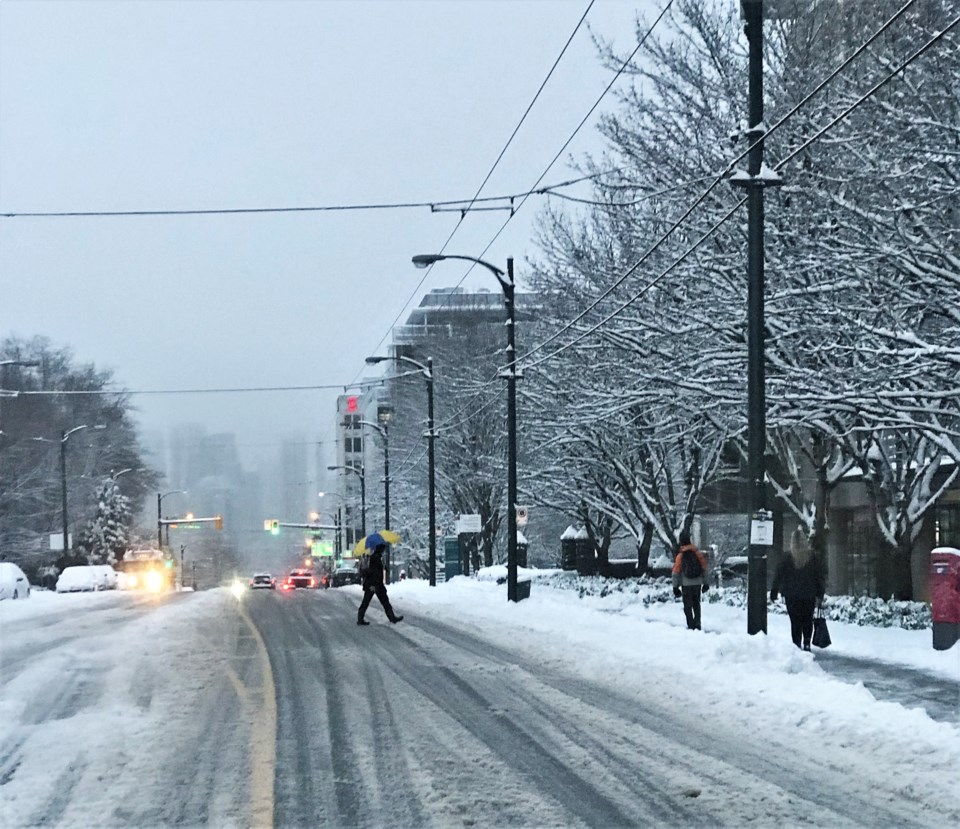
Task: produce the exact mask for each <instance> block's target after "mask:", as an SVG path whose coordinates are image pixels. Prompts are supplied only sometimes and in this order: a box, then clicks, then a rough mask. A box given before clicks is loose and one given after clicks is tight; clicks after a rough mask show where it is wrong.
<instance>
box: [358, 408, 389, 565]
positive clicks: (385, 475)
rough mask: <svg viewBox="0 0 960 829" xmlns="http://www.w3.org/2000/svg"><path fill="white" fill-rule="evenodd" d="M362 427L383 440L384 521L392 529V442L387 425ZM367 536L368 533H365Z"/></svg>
mask: <svg viewBox="0 0 960 829" xmlns="http://www.w3.org/2000/svg"><path fill="white" fill-rule="evenodd" d="M359 423H360V425H361V426H369V427H370V428H371V429H376V430H377V431H378V432H379V433H380V437H382V438H383V521H384V528H385V529H387V530H389V529H390V440H389V438H388V436H387V424H386V422H384V423H382V424H381V423H374V422H373V421H372V420H361V421H359ZM364 535H366V533H364ZM384 571H385V573H386V575H385V577H384V578H385V580H386V582H387V583H389V582H390V545H389V544H388V545H387V554H386V556H384Z"/></svg>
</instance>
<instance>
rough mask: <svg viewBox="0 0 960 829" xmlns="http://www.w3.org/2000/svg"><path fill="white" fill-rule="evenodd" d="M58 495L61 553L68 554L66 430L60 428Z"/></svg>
mask: <svg viewBox="0 0 960 829" xmlns="http://www.w3.org/2000/svg"><path fill="white" fill-rule="evenodd" d="M60 497H61V499H62V502H61V510H62V512H61V516H62V518H63V554H64V555H65V556H67V555H69V554H70V536H69V535H68V534H67V431H66V429H61V430H60Z"/></svg>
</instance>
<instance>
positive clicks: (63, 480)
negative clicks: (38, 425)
mask: <svg viewBox="0 0 960 829" xmlns="http://www.w3.org/2000/svg"><path fill="white" fill-rule="evenodd" d="M106 428H107V427H106V426H105V425H104V424H103V423H98V424H97V425H96V426H88V425H87V424H86V423H84V424H83V425H82V426H74V427H73V428H72V429H70V430H69V431H66V430H64V429H61V430H60V497H61V507H60V509H61V516H62V518H63V554H64V555H67V554H68V553H69V552H70V536H69V534H68V533H67V441H68V440H69V439H70V435H72V434H74V432H79V431H80V430H81V429H97V430H103V429H106ZM34 440H42V441H47V438H34ZM47 442H49V441H47Z"/></svg>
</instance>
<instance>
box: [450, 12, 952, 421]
mask: <svg viewBox="0 0 960 829" xmlns="http://www.w3.org/2000/svg"><path fill="white" fill-rule="evenodd" d="M915 2H916V0H907V2H906V3H905V4H904V5H903V6H901V7H900V9H898V10H897V11H896V12H895V13H894V14H893V16H891V17H890V18H889V19H888V20H887V21H886V22H884V23H883V25H881V27H880V28H879V29H878V30H877V31H876V32H874V34H873V35H871V36H870V37H869V38H868V39H867V40H866V41H864V43H862V44H861V45H860V46H859V47H858V48H857V49H856V50H855V51H854V52H853V53H851V54H850V55H849V56H848V57H847V58H846V59H845V60H844V61H842V62H841V63H840V64H839V65H838V66H837V67H836V68H835V69H834V70H833V72H831V73H830V74H829V75H828V76H826V77H825V78H824V79H823V80H822V81H820V83H818V84H817V85H816V86H815V87H814V88H813V89H812V90H811V91H810V92H809V93H808V94H807V95H805V96H804V97H803V98H802V99H801V100H800V101H799V102H798V103H797V104H796V105H795V106H794V107H792V108H791V109H790V110H789V111H788V112H787V113H786V114H785V115H784V116H783V117H782V118H780V120H779V121H777V122H776V123H775V124H774V125H773V126H772V127H770V128H769V129H768V130H767V131H766V132H765V133H764V135H763V137H761V138H759V139H757V141H755V142H753V144H750V145H749V146H748V147H747V148H746V149H744V150H743V151H742V152H741V153H740V154H739V155H738V156H736V157H735V158H734V159H732V160H731V161H730V162H728V164H727V165H726V167H725V168H724V170H723V171H722V172H721V173H719V174H718V175H717V177H716V178H715V180H714V181H713V182H712V183H711V185H710V186H709V187H708V188H707V189H706V190H705V191H704V193H702V194H701V195H700V197H699V198H698V199H697V200H696V201H695V202H694V203H693V205H691V206H690V207H689V208H688V209H687V210H685V211H684V213H683V214H682V215H681V216H680V218H679V219H678V220H677V221H676V222H674V223H673V224H672V225H671V227H670V228H669V229H668V230H667V231H666V232H665V233H664V234H663V235H662V236H661V238H660V239H658V240H657V242H656V243H655V244H654V245H653V247H651V248H650V249H649V250H648V251H647V252H646V253H645V254H644V255H643V256H641V258H640V259H639V260H638V261H637V262H635V263H634V264H633V265H632V266H631V267H630V268H628V269H627V271H626V272H624V273H623V274H622V275H621V276H620V277H618V278H617V280H615V281H614V283H612V284H611V285H610V286H608V287H607V288H606V289H605V290H604V291H603V292H602V293H601V294H600V295H599V296H598V297H597V298H596V299H595V300H594V301H593V302H592V303H591V304H590V305H589V306H588V307H587V308H586V309H584V310H583V311H581V312H580V313H579V314H578V315H577V316H576V317H574V318H573V319H572V320H570V321H569V322H567V323H566V324H565V325H564V326H562V327H561V328H560V329H559V330H558V331H556V332H554V333H553V334H551V335H550V336H549V337H547V338H546V339H545V340H544V341H543V342H541V343H539V344H538V345H537V346H535V347H534V348H532V349H530V350H529V351H527V352H526V353H525V354H524V355H523V357H522V358H518V360H517V363H518V364H519V363H520V360H521V359H524V360H525V359H528V358H529V357H530V356H531V355H532V354H535V353H537V352H538V351H540V350H542V349H543V348H545V347H546V346H547V345H548V344H549V343H550V342H553V341H554V340H556V339H557V338H558V337H560V336H561V335H562V334H563V333H564V332H565V331H568V330H569V329H570V328H571V327H572V326H573V325H575V324H576V323H577V322H578V321H579V320H581V319H583V318H584V317H585V316H586V315H587V314H588V313H589V312H590V311H592V310H593V309H594V308H596V307H597V305H599V303H600V302H602V301H603V300H604V299H606V298H607V297H608V296H609V295H610V294H611V293H612V292H613V290H615V289H616V288H617V287H619V286H620V285H621V284H623V282H624V281H625V280H626V279H627V278H628V277H629V276H630V275H631V274H633V273H634V272H635V271H636V269H637V268H638V267H639V266H640V265H641V264H642V263H643V262H644V261H646V259H647V258H649V256H650V255H652V253H653V252H655V251H656V250H657V249H659V247H660V246H661V245H662V244H663V242H665V241H666V239H667V238H668V237H669V236H670V235H671V234H672V233H673V232H674V231H675V230H676V229H677V228H678V227H679V226H680V224H682V223H683V222H684V221H685V220H686V219H687V218H688V217H689V216H690V215H691V214H692V213H693V211H694V209H695V208H696V207H698V206H699V205H700V204H701V203H702V202H703V201H704V200H705V199H706V197H707V196H708V195H709V194H710V193H711V192H712V191H713V190H714V189H715V188H716V187H717V185H718V184H720V183H721V182H722V181H723V180H724V179H725V178H726V176H727V175H728V173H729V172H730V171H732V170H733V168H734V165H735V164H737V163H738V162H739V161H741V160H742V159H743V158H745V157H746V156H747V155H748V154H749V152H750V150H751V149H753V147H754V146H755V145H756V144H757V143H759V142H760V141H763V140H765V139H766V138H768V137H769V136H770V135H771V134H773V133H774V132H775V131H776V130H778V129H780V128H781V127H782V126H783V125H784V123H786V122H787V121H788V120H789V119H790V118H791V117H793V116H794V115H795V114H796V113H797V112H798V111H799V110H800V109H801V108H802V107H803V106H804V105H806V104H807V103H808V102H809V101H810V100H811V99H812V98H813V97H814V96H815V95H817V94H818V93H819V92H820V91H822V90H823V89H824V88H825V87H826V86H827V84H829V83H831V82H832V81H833V80H834V79H835V78H836V77H837V75H839V73H840V72H841V71H843V70H844V69H845V68H846V67H847V66H849V64H850V63H851V62H852V61H853V60H855V59H856V58H857V57H859V56H860V55H861V54H862V53H863V52H864V51H865V50H866V49H867V48H869V46H870V45H871V44H872V43H873V42H874V41H875V40H876V39H877V38H878V37H880V35H882V34H883V33H884V32H885V31H886V30H887V29H888V28H889V27H890V26H891V25H892V24H893V23H894V22H895V21H896V20H897V19H899V18H900V17H901V16H902V15H903V14H904V13H905V12H906V11H907V10H908V9H909V8H910V6H912V5H913V4H914V3H915ZM955 24H956V21H954V23H952V24H950V26H948V27H947V29H945V30H943V31H942V32H939V33H938V34H937V35H935V36H934V37H933V38H931V41H930V42H929V43H928V44H927V45H926V46H925V47H922V49H923V51H925V50H926V48H929V46H931V45H932V43H933V42H935V41H936V40H939V39H940V38H941V37H942V36H943V35H944V34H946V32H947V31H949V30H950V29H951V28H953V26H954V25H955ZM920 53H922V52H920ZM916 57H919V54H915V55H913V56H911V58H910V59H909V60H908V62H907V63H909V62H911V61H912V60H914V59H916ZM907 63H904V64H903V65H902V66H900V67H898V68H897V69H896V70H894V71H893V72H892V73H890V75H889V76H888V77H887V78H886V79H885V80H884V81H883V83H886V82H888V81H889V80H891V79H892V77H895V76H896V74H898V73H899V72H900V71H902V69H903V68H904V66H906V65H907ZM880 86H882V83H881V84H880V85H878V86H877V87H876V88H874V89H872V90H870V91H868V93H866V94H865V96H864V98H863V99H862V100H861V101H859V102H858V103H857V104H856V105H855V106H857V105H859V103H862V101H863V100H866V99H867V98H869V97H870V96H871V95H872V94H874V93H875V91H876V89H878V88H879V87H880ZM855 106H854V107H851V108H848V110H847V111H845V112H844V113H843V114H842V115H841V116H839V117H838V118H837V119H835V120H834V121H833V122H831V124H830V125H829V126H833V124H835V123H837V122H838V121H839V120H842V118H844V117H846V115H848V114H849V112H850V111H852V109H853V108H855ZM829 126H828V127H827V128H829ZM825 131H826V129H824V130H822V131H820V132H819V133H817V134H816V137H819V136H820V135H822V134H823V133H824V132H825ZM810 143H811V142H810V141H808V142H806V143H805V144H803V145H801V147H799V148H797V149H796V150H795V151H794V152H793V153H791V155H790V156H788V157H787V158H786V159H784V160H783V161H782V162H780V164H779V165H778V168H779V167H782V166H783V165H784V164H785V163H786V162H787V161H789V160H790V159H791V158H793V157H794V156H795V155H796V154H797V153H799V152H800V151H801V150H802V149H804V148H805V147H806V146H809V144H810ZM740 204H743V201H742V200H741V202H739V204H738V205H737V206H738V207H739V205H740ZM729 217H730V214H729V213H728V214H727V216H725V217H724V218H723V219H722V220H721V222H720V224H722V223H723V222H725V221H726V220H727V219H729ZM718 228H719V225H715V226H714V227H713V228H712V229H711V230H710V231H709V232H708V234H707V236H709V235H712V233H713V232H715V231H716V230H717V229H718ZM706 238H707V237H704V238H702V239H701V240H700V241H699V242H698V243H697V244H696V245H695V246H693V247H691V248H689V249H688V250H687V251H686V252H685V254H684V255H683V256H682V257H681V258H680V259H678V260H676V261H675V262H674V263H672V264H671V265H670V266H669V268H668V269H667V271H665V272H663V273H661V274H659V275H658V276H657V277H656V278H655V279H654V280H653V281H652V282H650V283H648V285H646V286H645V287H644V288H643V289H642V290H641V292H640V294H637V295H635V296H634V297H632V298H631V299H630V300H629V301H628V302H627V303H625V304H624V305H622V306H620V308H619V309H618V312H617V313H622V311H623V310H625V309H626V307H629V305H630V304H632V303H633V302H635V301H636V299H637V298H639V296H640V295H642V293H644V292H646V291H647V290H649V289H650V288H651V287H653V286H654V285H655V284H656V283H657V282H659V281H660V279H662V278H663V276H665V275H666V274H667V273H668V272H669V271H671V270H673V268H675V267H676V266H677V265H678V264H679V263H680V262H681V261H683V259H684V258H686V256H688V255H690V254H691V253H692V252H693V251H694V250H695V249H696V247H698V246H699V244H701V243H702V242H703V241H705V240H706ZM617 313H615V314H614V315H612V316H609V317H606V318H605V319H604V320H603V321H602V322H601V323H600V324H598V325H596V326H593V327H592V328H591V329H589V330H588V332H587V334H590V333H593V332H594V331H596V330H597V328H598V327H599V325H601V324H605V323H606V322H609V320H610V319H612V318H613V317H614V316H616V315H617ZM583 339H584V336H583V335H581V336H578V337H577V338H576V339H575V340H573V341H572V342H571V343H569V344H568V345H567V346H564V347H562V348H559V349H557V350H556V351H554V352H552V353H551V354H550V355H549V356H550V357H554V356H556V355H558V354H560V353H562V352H563V351H565V350H566V348H568V347H571V346H572V345H573V344H575V343H578V342H581V341H582V340H583ZM543 362H545V360H538V361H536V362H534V363H527V364H525V365H524V366H522V368H533V367H536V366H538V365H540V364H542V363H543ZM504 368H505V367H501V368H499V369H498V370H497V373H496V375H494V377H493V378H491V379H490V380H489V381H487V383H485V384H484V386H483V387H481V388H480V389H479V390H478V391H477V392H476V393H475V394H474V395H473V396H472V397H471V398H470V400H468V401H467V402H466V403H465V404H464V405H463V406H462V407H461V408H460V409H459V410H458V411H457V412H456V413H455V414H454V415H453V417H457V416H459V414H460V413H462V412H464V411H466V410H467V409H468V408H469V407H470V405H471V404H472V403H473V401H474V400H476V398H477V397H479V396H480V394H481V393H482V391H483V389H484V388H486V387H487V386H489V385H491V384H492V383H493V382H495V381H496V379H497V378H499V376H500V373H501V372H502V371H503V370H504Z"/></svg>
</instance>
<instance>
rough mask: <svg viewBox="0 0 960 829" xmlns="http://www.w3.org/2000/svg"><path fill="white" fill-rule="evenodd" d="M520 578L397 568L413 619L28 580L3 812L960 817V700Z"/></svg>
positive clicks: (169, 819)
mask: <svg viewBox="0 0 960 829" xmlns="http://www.w3.org/2000/svg"><path fill="white" fill-rule="evenodd" d="M501 592H502V591H500V589H499V588H497V587H495V586H491V585H484V584H482V583H476V582H467V581H465V582H464V583H463V584H462V585H460V586H459V587H454V586H452V585H448V586H446V587H445V588H442V589H440V588H435V589H432V590H431V589H430V588H426V587H424V586H421V585H417V584H404V585H397V586H396V587H395V588H391V594H392V595H393V596H394V602H395V604H396V605H397V606H398V609H399V611H400V612H403V613H404V614H405V615H406V620H405V621H404V622H402V623H400V624H399V625H393V626H391V625H389V624H388V623H387V622H386V620H385V619H384V617H383V615H382V613H381V612H380V611H379V609H378V608H377V607H376V606H374V607H373V608H371V611H370V613H369V614H368V618H369V620H370V621H371V623H372V624H371V625H370V626H369V627H363V628H361V627H358V626H357V625H356V624H355V618H356V605H357V602H358V599H359V590H358V589H357V588H344V589H340V590H328V591H309V592H308V591H300V592H297V593H295V594H292V595H285V594H281V593H279V592H272V591H262V592H257V593H247V594H246V595H244V596H243V599H242V601H240V602H237V601H236V600H235V599H234V597H233V596H231V595H230V594H229V593H228V592H227V591H225V590H217V591H209V592H205V593H199V594H181V595H173V596H168V597H165V598H163V599H159V600H158V599H151V598H147V597H143V596H133V595H125V594H114V595H105V594H96V595H89V596H69V597H57V596H49V595H47V596H42V595H39V596H37V597H36V599H31V600H30V602H20V603H17V605H18V606H17V607H11V605H12V604H14V603H11V602H5V603H4V605H5V606H3V607H0V624H2V628H0V632H2V636H0V677H2V680H0V682H2V684H0V724H2V728H0V825H2V826H4V827H5V829H6V827H20V826H62V827H92V826H97V827H101V826H102V827H110V826H137V827H144V829H151V827H166V826H177V827H201V826H203V827H218V828H219V827H248V826H251V827H264V828H266V827H272V826H275V827H319V826H331V827H355V826H357V827H366V826H395V827H398V829H399V828H400V827H420V826H433V827H486V826H531V827H532V826H536V827H545V826H564V827H566V826H581V827H621V826H624V827H625V826H650V825H656V826H680V827H687V826H737V827H740V826H758V827H767V826H771V827H772V826H778V827H781V826H799V825H804V826H823V827H827V826H829V827H843V826H870V827H873V828H875V827H894V826H896V827H914V826H929V827H933V826H937V827H939V826H944V825H955V822H956V821H957V819H958V818H960V803H958V801H957V798H956V785H955V783H954V782H953V779H952V778H951V779H948V780H947V781H946V783H945V778H944V770H945V769H947V770H949V769H953V770H954V772H955V768H956V764H955V761H956V746H957V741H956V730H955V727H954V726H952V725H940V724H937V723H933V722H932V721H931V720H929V718H927V717H926V715H925V714H923V713H922V712H914V711H905V710H904V709H903V708H901V707H900V706H896V705H892V704H890V703H882V702H877V701H876V700H873V699H872V698H871V697H870V696H869V694H867V693H866V692H865V691H863V690H862V688H861V689H859V690H858V689H856V688H851V687H850V686H848V685H843V684H840V683H838V682H837V681H836V680H833V679H831V678H829V677H827V676H826V675H824V674H822V672H820V671H819V669H817V668H816V667H815V664H814V663H813V662H811V661H810V660H809V659H801V655H800V654H799V652H797V653H796V654H795V653H794V652H793V651H792V650H789V649H784V648H782V647H781V646H780V645H779V644H778V643H777V642H776V641H775V640H774V639H773V638H771V639H770V640H766V639H763V640H757V639H756V638H755V637H750V638H746V637H744V636H743V634H742V633H716V634H711V635H706V636H704V635H698V636H696V637H695V638H692V637H691V635H690V634H689V633H688V632H686V631H676V630H674V629H672V628H671V627H669V626H666V625H663V624H662V623H658V622H656V621H653V620H648V621H643V620H641V619H638V618H631V617H630V616H629V615H623V614H617V615H611V614H609V613H598V612H596V611H595V610H592V609H590V608H589V607H586V606H585V605H584V603H583V602H579V601H578V600H577V599H576V598H575V595H574V597H573V598H571V596H569V595H567V594H559V593H556V592H553V593H548V592H547V591H541V594H540V595H539V596H538V597H536V598H535V599H530V600H528V601H527V602H524V603H523V604H522V605H521V606H507V603H506V602H504V601H503V598H502V596H501V595H500V593H501ZM451 602H452V603H453V604H451ZM663 610H664V611H665V612H670V610H672V609H671V608H664V609H663ZM712 610H713V611H714V612H713V615H714V616H715V617H716V616H718V614H719V610H718V609H712ZM656 612H660V611H659V610H657V611H656ZM837 633H838V634H840V635H841V636H842V635H843V634H844V631H842V630H839V631H837ZM838 638H839V636H838ZM654 642H656V643H657V644H656V646H655V645H654ZM675 642H676V643H684V644H687V643H688V644H689V645H690V646H691V647H693V648H694V650H691V651H689V652H686V653H684V652H681V649H680V648H679V647H677V646H676V645H675V644H674V643H675ZM580 643H582V644H580ZM714 651H716V652H718V653H721V656H722V659H721V660H720V661H719V662H717V663H716V666H715V665H714V663H713V661H712V659H713V658H712V656H711V654H712V653H713V652H714ZM698 654H699V655H698ZM784 655H786V658H784ZM805 656H806V657H808V656H809V655H805ZM797 660H800V661H797ZM674 663H676V667H674ZM784 670H786V672H787V673H786V674H784ZM783 677H791V679H790V680H789V684H784V683H783V682H782V678H783ZM738 689H740V690H738ZM758 689H759V690H758ZM731 691H733V693H731ZM848 694H851V695H852V698H853V699H856V700H857V701H858V705H860V706H862V708H863V711H862V713H861V712H859V711H854V712H853V713H850V712H849V711H848V708H849V704H848V702H847V700H846V696H847V695H848ZM827 698H828V699H830V700H832V701H833V702H832V703H831V704H830V705H829V706H825V705H824V704H823V702H822V700H823V699H827ZM831 708H832V709H833V710H831ZM885 723H889V726H888V725H886V724H885ZM944 728H945V729H947V730H948V733H947V732H944V731H943V729H944ZM906 730H909V735H910V736H909V740H910V741H909V742H907V741H906V740H905V739H904V736H903V734H904V732H905V731H906ZM951 773H952V772H951Z"/></svg>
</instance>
